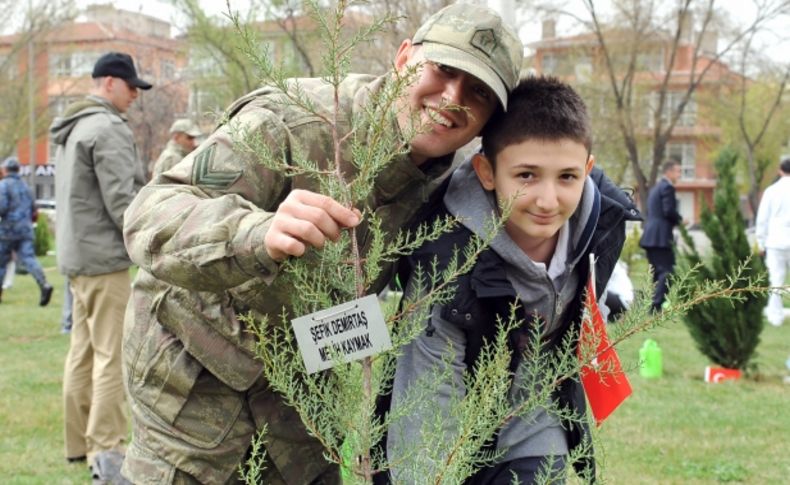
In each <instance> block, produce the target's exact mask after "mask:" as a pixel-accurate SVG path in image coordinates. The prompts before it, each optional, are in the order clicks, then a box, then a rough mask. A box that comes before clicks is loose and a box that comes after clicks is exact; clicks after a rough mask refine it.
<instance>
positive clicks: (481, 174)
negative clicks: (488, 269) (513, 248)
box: [472, 138, 594, 255]
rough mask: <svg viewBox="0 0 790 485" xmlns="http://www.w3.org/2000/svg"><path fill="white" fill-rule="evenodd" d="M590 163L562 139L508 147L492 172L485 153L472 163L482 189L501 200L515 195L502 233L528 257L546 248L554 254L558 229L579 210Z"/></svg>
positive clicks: (577, 148) (577, 147) (578, 145)
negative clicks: (504, 231)
mask: <svg viewBox="0 0 790 485" xmlns="http://www.w3.org/2000/svg"><path fill="white" fill-rule="evenodd" d="M593 163H594V159H593V157H592V156H590V157H589V159H588V157H587V149H586V148H585V147H584V145H582V144H581V143H578V142H575V141H572V140H569V139H565V138H563V139H560V140H551V141H544V140H534V139H531V140H526V141H522V142H520V143H516V144H513V145H509V146H507V147H505V148H504V149H503V150H502V151H501V152H500V153H499V155H497V157H496V170H494V167H493V166H492V165H491V162H490V161H489V160H488V159H487V158H486V157H485V156H483V155H480V154H478V155H476V156H475V157H474V158H473V159H472V164H473V166H474V169H475V172H476V173H477V176H478V178H479V179H480V183H481V184H482V185H483V188H485V189H486V190H493V191H494V192H495V194H496V197H497V199H498V200H499V201H500V202H507V201H508V200H510V199H511V198H513V197H515V199H513V210H512V212H511V214H510V217H509V218H508V220H507V222H506V223H505V230H506V231H507V233H508V235H509V236H510V237H511V238H512V239H513V241H515V242H516V244H518V245H519V247H520V248H521V249H522V250H524V252H525V253H527V254H528V255H532V254H533V253H534V252H535V251H539V250H540V248H543V249H547V246H549V245H550V246H551V247H550V248H548V249H550V251H551V252H553V250H554V246H553V245H554V244H556V239H557V235H558V233H559V230H560V228H561V227H562V225H563V224H564V223H565V221H567V220H568V219H569V218H570V217H571V215H573V213H574V212H575V211H576V208H577V207H578V206H579V201H580V200H581V196H582V191H583V189H584V180H585V177H586V176H587V174H588V173H590V170H591V169H592V167H593Z"/></svg>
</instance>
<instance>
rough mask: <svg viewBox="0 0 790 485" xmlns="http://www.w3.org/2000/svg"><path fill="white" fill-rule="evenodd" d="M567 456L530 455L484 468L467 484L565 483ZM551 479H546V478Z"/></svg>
mask: <svg viewBox="0 0 790 485" xmlns="http://www.w3.org/2000/svg"><path fill="white" fill-rule="evenodd" d="M564 471H565V456H564V455H561V456H530V457H526V458H518V459H516V460H512V461H506V462H504V463H499V464H497V465H494V466H491V467H487V468H483V469H482V470H480V471H478V472H477V473H476V474H474V475H473V476H472V478H470V479H469V480H467V481H466V485H510V484H511V483H513V478H516V479H517V480H518V481H517V483H521V484H524V485H529V484H532V483H538V480H537V479H538V478H540V483H560V484H561V483H565V473H564ZM547 478H548V479H549V480H546V479H547Z"/></svg>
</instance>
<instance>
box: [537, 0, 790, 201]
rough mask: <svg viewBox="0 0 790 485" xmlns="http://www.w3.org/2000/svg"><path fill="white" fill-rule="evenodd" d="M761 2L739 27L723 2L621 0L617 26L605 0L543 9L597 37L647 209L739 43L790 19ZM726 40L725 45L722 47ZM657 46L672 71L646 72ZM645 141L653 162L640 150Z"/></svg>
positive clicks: (781, 3)
mask: <svg viewBox="0 0 790 485" xmlns="http://www.w3.org/2000/svg"><path fill="white" fill-rule="evenodd" d="M754 3H755V5H756V12H757V13H756V15H755V17H754V18H753V19H752V20H751V21H750V22H748V23H747V24H746V25H741V26H736V27H732V26H728V25H727V24H725V23H723V22H722V21H721V18H720V16H719V15H718V12H719V11H718V9H717V7H718V5H717V2H716V0H679V1H678V2H676V4H675V5H676V7H675V8H673V9H672V10H671V11H669V12H666V11H665V5H664V3H663V2H660V1H658V0H615V1H613V2H612V6H613V9H614V15H613V16H612V17H611V18H610V19H609V20H606V19H604V17H603V15H602V13H601V8H600V4H601V2H600V1H598V2H596V1H595V0H581V4H582V5H581V7H583V8H582V9H580V8H579V5H578V4H577V5H576V6H575V8H574V6H573V5H571V3H570V2H565V3H564V4H562V5H557V4H556V2H554V3H551V4H549V3H543V4H542V5H541V7H540V8H541V9H542V10H543V11H544V12H547V13H551V14H553V15H565V16H568V17H571V18H573V19H575V20H576V21H578V23H579V24H580V25H581V26H583V28H584V29H585V30H586V32H589V33H591V34H592V36H593V38H594V39H595V43H596V46H595V48H596V50H597V55H598V56H599V57H600V62H599V63H598V65H600V67H601V71H602V77H603V82H605V84H606V86H608V91H609V94H610V95H611V100H612V103H613V107H614V108H613V111H614V120H615V123H616V126H617V128H618V130H619V131H620V134H621V139H622V143H623V144H624V147H625V151H626V154H627V157H628V160H629V163H630V167H631V169H632V171H633V175H634V178H635V179H636V184H637V188H638V192H639V197H640V199H641V203H642V206H643V207H645V206H646V199H647V194H648V189H649V188H650V187H651V186H652V185H653V184H654V183H655V180H656V178H657V175H658V170H659V167H660V165H661V163H662V162H663V160H664V158H665V156H666V151H667V143H668V141H669V140H670V138H671V137H672V134H673V131H674V130H675V128H676V127H677V125H678V123H679V121H680V120H681V118H682V117H683V115H684V112H685V111H686V109H687V108H688V106H689V104H690V102H691V101H692V97H693V96H694V94H695V92H696V91H697V90H698V88H699V87H700V86H701V85H702V83H703V82H705V81H706V80H707V79H708V78H710V77H713V73H717V74H716V75H719V74H721V73H722V71H723V69H722V62H723V61H724V60H725V57H726V56H728V55H729V54H730V53H731V52H732V51H733V50H734V48H735V47H736V46H737V45H739V44H740V43H742V42H743V41H744V39H746V38H748V37H749V36H750V35H754V34H755V33H757V32H759V31H761V29H763V28H764V27H765V25H766V24H767V23H768V22H769V21H771V20H773V19H775V18H776V17H777V16H779V15H784V14H786V12H787V10H788V5H790V2H788V1H787V0H754ZM579 12H583V13H579ZM719 37H720V38H721V39H722V41H720V42H716V40H715V39H717V38H719ZM656 45H660V46H661V48H662V50H663V52H664V68H663V70H661V71H656V72H646V71H645V70H644V69H643V65H642V64H641V60H642V55H643V54H644V53H645V52H649V51H650V50H651V48H653V47H654V46H656ZM679 66H682V69H680V68H679ZM645 86H649V92H650V93H651V94H650V101H651V102H649V103H648V102H645V94H646V93H645V91H644V90H645ZM671 97H672V99H670V98H671ZM646 111H647V117H649V122H648V123H645V119H646ZM646 125H647V126H646ZM645 141H646V142H647V144H648V145H649V154H648V155H647V156H643V154H642V153H643V151H642V150H640V144H643V143H644V142H645Z"/></svg>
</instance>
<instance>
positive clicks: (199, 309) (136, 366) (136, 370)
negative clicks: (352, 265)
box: [123, 4, 524, 485]
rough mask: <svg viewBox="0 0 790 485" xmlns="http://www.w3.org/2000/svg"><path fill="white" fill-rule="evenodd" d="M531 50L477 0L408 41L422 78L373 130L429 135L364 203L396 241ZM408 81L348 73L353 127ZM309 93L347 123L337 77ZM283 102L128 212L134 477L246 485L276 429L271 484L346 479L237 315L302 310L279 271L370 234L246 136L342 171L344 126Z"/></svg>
mask: <svg viewBox="0 0 790 485" xmlns="http://www.w3.org/2000/svg"><path fill="white" fill-rule="evenodd" d="M523 50H524V47H523V45H522V43H521V41H520V40H519V39H518V36H517V35H516V33H515V32H514V31H513V30H512V29H511V28H509V27H507V25H506V23H505V22H503V20H502V18H501V17H500V16H499V15H498V14H496V12H494V11H493V10H491V9H489V8H487V7H483V6H480V5H474V4H454V5H450V6H448V7H446V8H445V9H443V10H441V11H440V12H438V13H436V14H434V15H433V16H432V17H431V18H430V19H429V20H428V21H427V22H426V23H425V24H423V27H421V28H420V29H419V30H418V31H417V33H415V35H414V37H413V38H412V39H408V40H404V41H403V42H402V43H401V45H400V48H399V50H398V52H397V54H396V56H395V59H394V60H393V67H394V69H395V70H397V71H398V72H399V73H400V74H401V75H403V74H404V73H407V72H415V74H414V77H413V79H411V78H410V79H411V82H410V85H409V86H408V87H406V88H405V89H404V91H403V92H402V93H401V95H400V96H399V97H398V98H397V99H396V100H395V101H394V103H393V104H394V106H393V107H392V110H391V112H390V113H391V117H388V120H391V122H390V123H389V124H387V125H386V126H385V127H381V128H379V127H376V128H374V129H383V130H392V133H393V134H401V138H402V139H404V138H406V137H407V136H409V135H408V134H409V133H412V132H413V129H414V128H417V127H419V128H420V129H419V132H418V133H417V134H416V135H415V136H413V137H411V136H409V138H408V139H405V140H404V141H407V142H408V143H409V144H408V152H406V153H399V154H398V155H397V156H395V157H394V158H393V159H392V160H391V161H390V162H389V164H388V165H387V166H386V167H384V169H383V170H382V171H381V172H380V173H379V174H378V175H377V176H376V179H375V180H374V181H373V183H374V186H375V187H374V190H373V195H371V197H369V198H368V199H367V200H366V202H365V206H364V207H359V208H357V209H359V210H364V211H376V213H380V214H386V216H385V217H384V218H383V227H382V228H381V229H382V230H383V231H384V232H386V233H388V234H390V235H391V236H392V237H394V234H395V233H397V232H398V229H400V228H401V227H405V226H406V225H408V223H409V221H410V219H411V218H412V217H413V216H414V215H415V214H416V213H417V211H418V210H419V209H420V207H421V206H422V205H423V204H424V203H425V202H426V201H427V200H428V197H429V195H430V194H431V193H432V192H433V191H434V190H435V189H436V188H437V187H439V186H440V185H441V184H442V182H443V181H444V180H445V179H446V177H447V176H448V175H449V173H450V172H451V171H452V169H453V166H454V165H453V160H454V158H455V155H456V151H457V150H458V149H460V148H461V147H462V146H464V145H465V144H467V143H468V142H470V141H472V139H473V138H474V137H475V136H477V134H478V133H479V132H480V130H481V129H482V127H483V126H484V125H485V123H486V121H487V120H488V119H489V118H490V117H491V115H492V114H493V113H494V112H495V111H497V110H498V109H504V107H505V105H506V103H507V96H508V93H509V92H510V90H511V89H512V88H513V86H515V84H516V82H517V80H518V74H519V70H520V69H521V62H522V57H523ZM394 79H396V74H395V73H387V74H385V75H383V76H379V77H376V76H371V75H364V74H350V75H348V76H347V77H346V78H345V79H343V81H342V83H341V85H340V87H339V93H340V99H339V100H338V102H339V106H340V112H339V114H338V116H339V117H340V119H342V120H354V119H355V118H356V117H357V116H358V113H359V112H360V111H364V110H367V109H370V108H371V105H372V100H374V99H375V98H376V95H377V94H379V93H381V92H383V90H385V89H387V88H388V87H389V86H390V84H389V83H391V82H393V80H394ZM298 82H299V86H300V87H301V89H300V91H299V92H300V93H304V96H307V97H309V101H307V100H305V102H309V103H311V104H313V105H314V106H315V107H316V109H317V110H319V111H320V112H321V114H322V115H324V116H326V117H329V118H331V116H332V114H331V113H332V112H333V107H334V106H335V92H334V90H333V88H332V87H331V86H330V85H329V84H328V83H327V82H326V81H325V80H324V79H321V78H309V79H305V78H303V79H299V81H298ZM288 85H289V86H293V81H292V80H291V81H289V82H288ZM284 99H285V96H284V94H283V93H282V92H281V91H280V90H278V89H277V88H275V87H272V86H264V87H262V88H261V89H258V90H256V91H254V92H252V93H250V94H248V95H247V96H244V97H243V98H241V99H239V100H238V101H236V102H235V103H234V104H233V105H231V107H230V108H229V109H228V110H227V111H226V115H225V116H224V117H223V118H224V119H225V120H226V121H225V122H224V123H223V124H222V125H220V126H219V127H218V128H217V129H216V130H215V131H214V132H213V133H212V134H211V135H209V136H208V138H207V139H206V140H205V141H204V142H203V143H201V145H200V146H199V147H198V148H197V149H196V150H195V151H194V152H192V153H191V154H189V155H187V157H186V158H185V159H184V160H183V161H181V162H180V163H178V164H177V165H176V166H175V167H173V168H172V169H170V170H168V171H166V172H164V173H162V174H161V175H158V176H157V177H155V178H154V179H153V180H152V181H151V183H149V184H148V185H146V186H145V187H144V188H143V189H142V190H141V191H140V194H139V195H138V196H137V198H136V199H135V200H134V202H133V203H132V205H131V206H130V207H129V209H128V210H127V212H126V219H125V225H124V235H125V238H126V246H127V248H128V249H129V253H130V255H131V257H132V260H134V261H135V262H136V263H138V264H139V265H140V270H139V271H138V273H137V277H136V278H135V283H134V287H133V290H132V300H131V302H130V304H129V310H128V312H127V315H126V326H125V332H124V359H125V360H124V365H125V371H126V374H125V375H126V376H128V377H127V379H126V381H125V382H126V384H127V386H128V387H127V395H128V396H129V400H130V402H131V408H132V429H133V438H132V442H131V444H130V445H129V449H128V450H127V453H126V459H125V461H124V465H123V474H124V476H125V477H127V478H128V479H129V480H131V481H133V482H134V483H136V484H155V483H156V484H160V483H228V482H233V481H236V480H237V479H238V471H239V463H240V462H241V461H242V460H243V459H244V457H245V455H246V454H247V453H248V450H249V449H250V441H251V438H252V436H253V434H254V433H255V432H256V431H257V430H259V429H261V428H262V427H263V426H267V429H268V430H267V434H266V437H265V439H264V441H265V443H264V448H265V450H266V456H265V459H266V463H265V469H264V470H263V472H262V476H261V478H260V482H261V483H267V484H278V485H281V484H291V485H302V484H324V485H328V484H336V483H340V473H339V467H338V466H337V465H335V464H332V463H329V462H327V461H326V460H325V458H324V447H323V446H322V444H321V443H320V442H318V440H316V439H315V438H314V437H312V436H310V434H309V433H308V432H307V430H306V428H305V426H304V425H303V423H302V422H301V420H300V418H299V416H298V414H297V413H296V411H295V410H294V409H293V408H291V407H289V406H288V405H287V404H286V403H285V402H284V401H283V398H282V396H280V395H279V394H277V393H276V392H275V391H273V390H272V389H271V387H270V386H269V383H268V382H267V380H266V379H265V377H264V376H263V375H262V365H261V363H260V362H259V361H258V360H257V359H256V358H255V351H254V348H255V346H256V337H255V335H254V334H253V333H252V332H249V331H247V326H246V323H245V322H244V321H243V320H241V319H239V318H238V315H242V314H244V313H246V312H247V311H251V312H252V314H253V315H254V317H255V318H262V317H263V316H268V317H270V318H276V316H277V315H279V314H280V311H281V308H282V307H283V305H288V304H289V303H288V302H289V298H290V297H291V295H292V293H293V288H292V286H291V285H290V284H289V283H288V279H287V278H285V277H281V276H279V275H278V272H279V269H278V268H279V267H280V263H281V262H283V261H285V260H286V259H288V258H291V257H302V256H303V255H304V254H305V252H306V251H307V250H308V249H309V248H311V247H312V248H316V249H320V248H322V247H323V246H324V243H325V242H326V241H327V240H337V238H338V237H340V234H341V231H343V230H344V229H345V228H348V227H356V228H357V231H358V232H357V234H358V235H359V236H358V237H359V238H360V240H361V241H363V240H368V239H367V235H369V234H370V232H369V227H368V225H367V223H366V222H365V221H361V220H360V217H359V212H358V211H356V210H353V209H352V208H349V207H347V206H344V205H343V204H341V203H339V202H338V201H336V200H333V199H331V198H329V197H327V196H325V195H323V194H320V193H319V190H320V186H319V184H318V182H317V181H315V180H313V179H312V178H310V177H294V178H289V177H286V176H285V174H283V173H281V172H279V171H275V170H271V169H269V168H267V167H265V166H264V165H262V164H260V163H258V161H257V157H254V156H250V155H249V152H248V151H246V150H245V149H244V147H239V144H238V143H234V136H237V135H238V133H239V132H240V131H242V130H244V131H245V132H246V133H250V134H251V135H252V136H255V135H259V139H260V140H262V143H266V144H267V146H268V148H269V149H270V150H271V151H272V152H273V153H277V154H281V155H282V156H283V157H285V158H287V159H291V157H295V156H306V157H308V158H309V159H310V160H312V161H313V162H315V163H316V164H317V166H318V167H319V168H320V169H326V168H327V160H332V159H333V155H334V144H333V141H332V140H333V137H332V132H331V126H330V125H329V124H326V123H324V122H323V121H322V120H320V119H318V117H317V116H316V115H315V114H314V113H311V112H309V111H307V110H305V109H303V108H301V107H300V106H296V105H295V104H293V103H288V102H284ZM457 106H461V107H463V108H464V109H457V108H456V107H457ZM339 127H340V132H339V133H338V136H340V137H346V136H349V135H351V133H350V132H349V129H350V128H351V124H350V123H346V122H343V123H340V125H339ZM358 129H360V130H362V131H361V132H358V133H356V134H355V136H361V137H366V136H373V134H372V133H373V132H372V131H369V130H370V129H371V128H368V127H366V128H361V127H360V128H358ZM350 155H351V154H350V153H345V151H344V153H343V154H342V160H340V167H341V170H343V171H344V172H345V173H346V175H347V176H349V177H354V176H355V175H356V174H358V173H359V171H358V168H357V167H355V166H354V163H353V161H352V160H351V158H350ZM361 251H362V252H363V253H366V248H365V247H364V246H363V247H362V248H361ZM388 273H389V271H388V268H385V271H383V274H388ZM387 280H388V278H386V277H382V278H381V279H380V280H379V281H377V282H376V283H375V284H373V285H372V288H371V291H373V292H379V291H380V290H382V289H383V287H384V286H385V285H386V283H387ZM207 418H209V419H207Z"/></svg>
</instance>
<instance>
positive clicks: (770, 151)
mask: <svg viewBox="0 0 790 485" xmlns="http://www.w3.org/2000/svg"><path fill="white" fill-rule="evenodd" d="M754 35H755V33H754V32H753V33H751V34H750V35H748V36H747V37H746V38H745V39H744V42H743V45H742V46H741V48H740V52H739V53H738V55H737V58H738V64H737V69H738V72H739V74H740V79H739V80H738V82H737V83H734V84H732V85H729V86H723V87H722V88H723V91H724V95H720V96H709V97H708V99H706V100H705V101H706V102H705V103H701V104H702V105H703V106H704V108H703V109H704V110H705V111H707V112H708V116H711V117H713V118H714V119H717V120H719V122H720V126H721V128H722V135H723V138H724V139H726V140H729V141H730V144H731V146H732V147H733V148H734V149H737V151H738V153H739V154H740V155H741V157H740V159H742V160H743V161H744V163H743V164H739V168H740V170H739V172H738V173H739V175H741V177H739V178H741V179H742V180H745V181H746V183H745V191H746V193H747V194H748V195H747V198H748V202H749V206H750V208H751V213H752V214H757V207H758V204H759V193H760V190H762V188H763V187H764V186H765V184H766V183H770V179H771V177H770V176H767V175H770V173H771V171H770V170H769V169H770V168H771V167H773V166H775V165H776V161H777V160H779V157H780V155H781V154H782V153H781V150H782V146H783V145H784V144H785V143H786V142H787V140H788V136H787V133H788V130H790V119H788V115H790V110H789V109H788V106H787V102H786V101H785V96H784V95H785V91H786V89H787V83H788V80H789V79H790V65H788V64H782V63H776V62H771V61H770V60H768V59H766V58H765V57H764V56H762V55H761V54H760V53H759V52H757V49H756V48H755V45H754ZM767 172H768V173H767ZM766 178H768V179H769V180H766Z"/></svg>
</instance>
